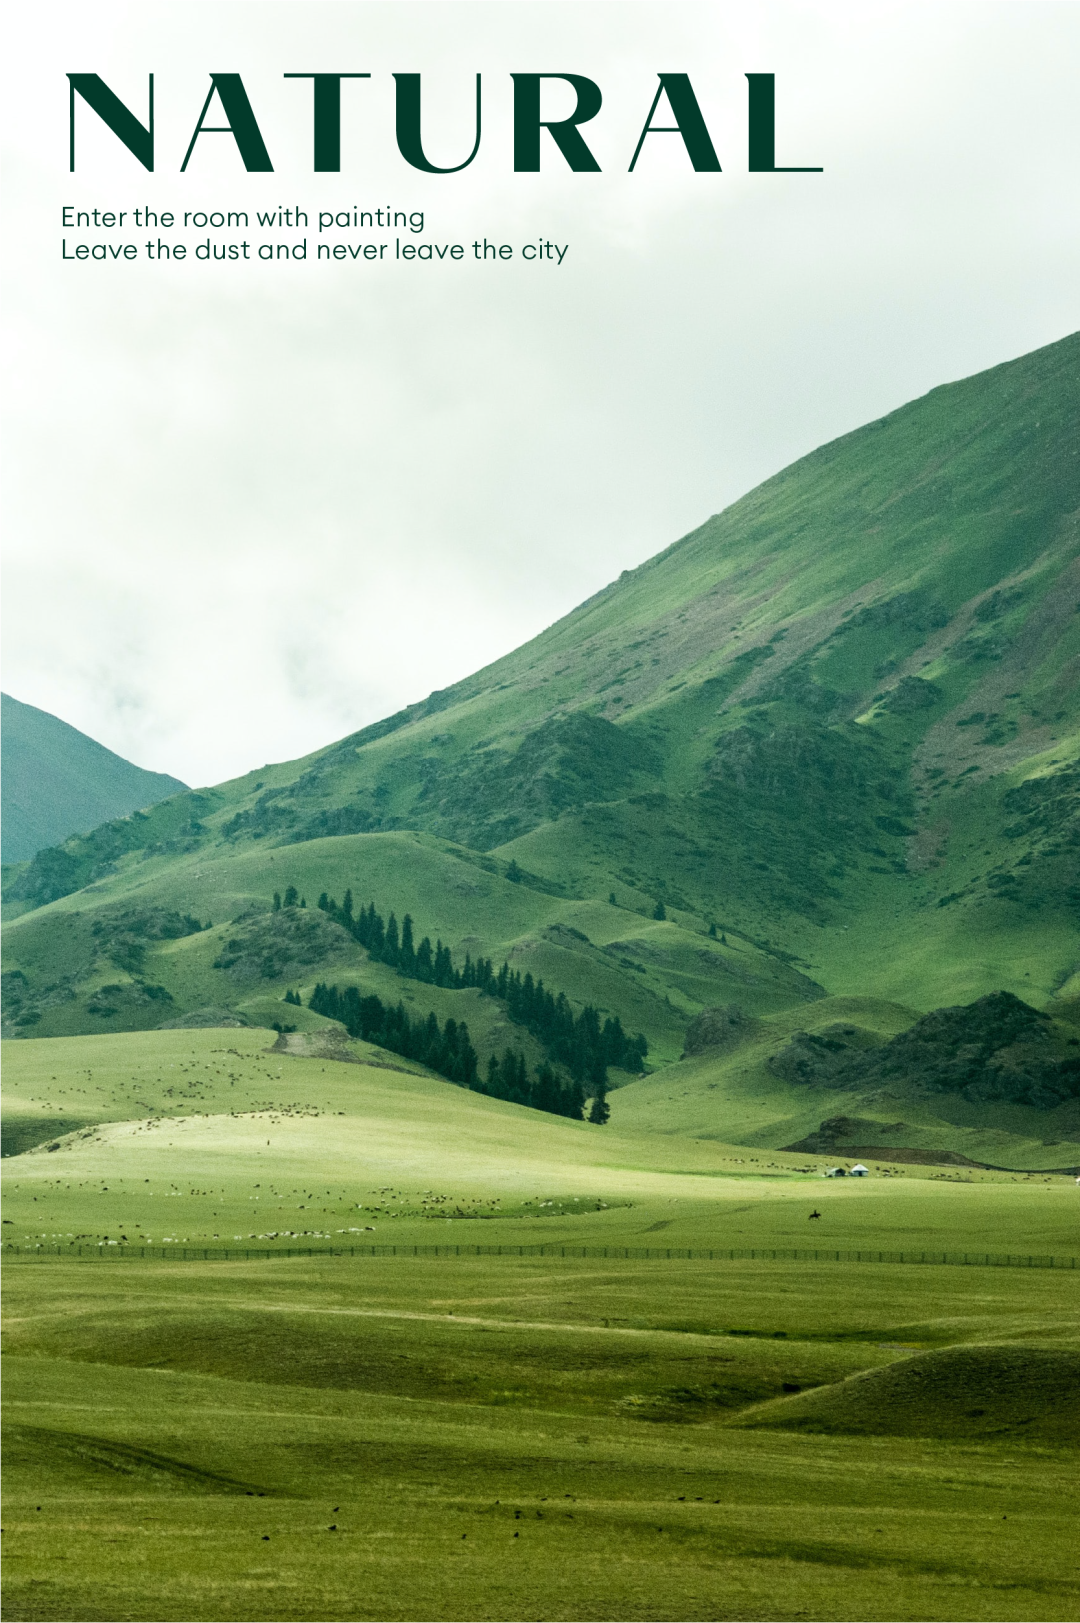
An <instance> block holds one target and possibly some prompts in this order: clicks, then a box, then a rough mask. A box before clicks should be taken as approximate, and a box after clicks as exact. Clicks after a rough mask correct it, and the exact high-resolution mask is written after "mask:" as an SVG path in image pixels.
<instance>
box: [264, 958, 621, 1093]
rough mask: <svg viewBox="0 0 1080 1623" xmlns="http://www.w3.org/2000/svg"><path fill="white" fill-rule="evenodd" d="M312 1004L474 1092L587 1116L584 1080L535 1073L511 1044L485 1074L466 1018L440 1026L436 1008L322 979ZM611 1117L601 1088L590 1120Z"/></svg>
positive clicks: (543, 1070)
mask: <svg viewBox="0 0 1080 1623" xmlns="http://www.w3.org/2000/svg"><path fill="white" fill-rule="evenodd" d="M286 1002H288V1003H295V1004H299V1003H300V997H299V994H297V993H295V992H289V993H288V994H286ZM308 1008H309V1009H314V1010H315V1013H316V1014H323V1015H326V1017H327V1018H328V1019H330V1020H339V1021H340V1022H341V1024H342V1025H343V1026H344V1027H345V1029H346V1031H347V1032H348V1033H349V1035H350V1037H360V1038H362V1039H363V1040H364V1041H365V1042H369V1043H375V1044H377V1046H378V1047H379V1048H386V1049H389V1051H390V1052H391V1053H392V1054H401V1055H403V1056H404V1057H405V1058H406V1059H414V1060H419V1061H420V1063H421V1064H422V1065H426V1066H427V1067H428V1069H429V1070H432V1071H437V1072H438V1074H439V1075H440V1076H445V1077H446V1078H447V1079H448V1080H449V1081H451V1082H458V1083H460V1084H461V1085H462V1086H463V1087H467V1088H471V1089H472V1090H473V1092H474V1093H486V1094H488V1095H489V1097H491V1098H492V1099H508V1100H510V1102H511V1103H512V1104H520V1105H530V1106H531V1107H532V1108H533V1109H534V1110H547V1111H549V1112H550V1113H551V1114H552V1115H555V1116H569V1117H570V1118H571V1119H572V1120H574V1121H581V1120H582V1118H583V1115H584V1107H585V1091H584V1089H583V1088H582V1085H581V1083H580V1082H572V1083H571V1084H570V1085H569V1086H568V1087H567V1086H565V1085H564V1084H563V1083H562V1082H561V1081H560V1079H559V1077H558V1076H557V1075H556V1073H555V1072H554V1071H553V1070H552V1068H551V1066H550V1065H540V1066H538V1067H537V1069H536V1072H535V1075H534V1076H533V1077H530V1076H529V1068H528V1066H527V1065H526V1063H525V1056H524V1054H520V1053H518V1054H515V1053H514V1052H513V1051H512V1050H511V1049H509V1048H508V1049H507V1050H506V1052H505V1053H504V1055H503V1057H502V1059H501V1061H500V1060H499V1059H497V1058H496V1056H495V1055H494V1054H492V1056H491V1058H490V1059H489V1060H488V1065H487V1075H486V1076H485V1077H484V1078H481V1076H480V1069H479V1065H478V1062H477V1057H476V1050H475V1048H474V1047H473V1045H472V1042H471V1041H470V1039H469V1028H468V1026H467V1025H466V1024H465V1022H464V1021H463V1020H453V1019H449V1020H447V1021H446V1024H445V1025H440V1023H439V1018H438V1016H437V1015H436V1014H434V1013H432V1014H429V1015H427V1016H426V1018H425V1017H424V1016H423V1015H419V1016H417V1017H416V1018H413V1017H412V1016H411V1015H410V1014H409V1013H408V1011H407V1010H406V1009H405V1007H404V1005H403V1004H401V1003H399V1004H398V1005H397V1006H396V1008H391V1007H390V1006H389V1005H388V1004H386V1003H384V1002H383V1001H382V999H381V998H379V997H376V996H374V994H372V995H371V996H369V997H361V995H360V989H359V987H356V986H346V987H345V988H344V989H343V990H341V991H339V990H338V988H337V987H336V986H327V985H325V984H324V983H323V982H322V981H320V982H319V984H318V985H317V986H316V988H315V990H314V991H313V992H312V994H311V997H310V998H309V999H308ZM607 1118H608V1107H607V1103H606V1101H605V1099H604V1091H603V1088H600V1089H599V1090H598V1093H597V1097H596V1099H595V1100H594V1101H593V1106H592V1111H591V1113H590V1116H589V1120H590V1121H593V1122H599V1123H603V1122H605V1121H607Z"/></svg>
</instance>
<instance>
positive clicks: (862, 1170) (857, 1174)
mask: <svg viewBox="0 0 1080 1623" xmlns="http://www.w3.org/2000/svg"><path fill="white" fill-rule="evenodd" d="M869 1176H870V1168H869V1167H864V1166H863V1164H862V1162H861V1161H856V1163H855V1165H854V1166H853V1167H852V1169H851V1172H850V1173H849V1177H852V1178H868V1177H869Z"/></svg>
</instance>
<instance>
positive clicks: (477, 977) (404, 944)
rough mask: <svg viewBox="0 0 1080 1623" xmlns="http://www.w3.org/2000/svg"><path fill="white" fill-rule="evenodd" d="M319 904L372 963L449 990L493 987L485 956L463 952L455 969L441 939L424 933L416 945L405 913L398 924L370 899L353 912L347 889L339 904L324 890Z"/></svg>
mask: <svg viewBox="0 0 1080 1623" xmlns="http://www.w3.org/2000/svg"><path fill="white" fill-rule="evenodd" d="M286 894H288V893H286ZM319 906H320V907H321V908H322V910H323V912H324V913H327V914H329V916H330V917H331V918H332V919H334V920H335V922H336V923H338V924H341V925H343V926H344V927H345V929H346V930H348V932H349V934H350V935H351V936H352V937H353V938H354V939H355V940H356V941H359V943H360V945H361V946H362V947H364V948H366V950H367V953H368V956H369V957H371V958H374V959H375V961H376V963H380V964H389V965H390V967H391V968H392V969H396V970H397V971H398V973H399V974H401V975H404V976H405V977H406V978H407V979H408V980H411V981H423V982H425V983H426V984H427V985H428V986H447V987H449V988H450V989H451V990H452V991H457V990H459V989H460V988H461V987H463V986H476V987H478V988H479V989H480V991H481V992H490V991H491V990H492V988H493V984H494V981H495V975H494V973H493V971H492V967H491V960H490V959H489V958H478V959H477V960H476V962H475V963H473V960H472V958H471V957H470V956H469V954H468V953H466V954H465V963H464V966H463V968H461V969H455V968H454V963H453V959H452V958H451V956H450V948H449V947H444V946H443V944H442V942H441V941H436V943H435V945H434V947H433V946H432V945H431V937H430V936H425V937H424V939H423V940H422V941H421V942H420V944H419V946H417V945H416V944H415V943H414V941H413V921H412V917H411V915H410V914H408V913H406V915H405V917H404V918H403V919H402V921H401V925H400V928H399V926H398V921H397V918H396V916H395V915H394V914H393V913H391V914H390V917H389V918H388V919H386V920H385V921H384V919H383V916H382V914H381V913H379V912H377V911H376V909H375V903H374V902H372V903H371V905H370V906H369V907H364V906H363V905H361V908H360V911H359V913H355V912H354V911H353V894H352V891H351V890H347V891H346V892H345V899H344V901H343V902H342V903H341V905H340V907H339V906H338V904H337V902H336V901H335V900H334V898H333V897H332V896H328V895H327V894H326V892H325V890H324V891H323V893H322V895H321V896H320V897H319Z"/></svg>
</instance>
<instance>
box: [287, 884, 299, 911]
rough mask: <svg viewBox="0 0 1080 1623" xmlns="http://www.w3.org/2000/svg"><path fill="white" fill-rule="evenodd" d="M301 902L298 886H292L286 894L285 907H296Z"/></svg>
mask: <svg viewBox="0 0 1080 1623" xmlns="http://www.w3.org/2000/svg"><path fill="white" fill-rule="evenodd" d="M299 900H300V896H299V892H298V891H297V889H296V886H295V885H290V886H289V888H288V890H287V891H286V892H285V906H286V907H295V906H296V904H297V902H298V901H299Z"/></svg>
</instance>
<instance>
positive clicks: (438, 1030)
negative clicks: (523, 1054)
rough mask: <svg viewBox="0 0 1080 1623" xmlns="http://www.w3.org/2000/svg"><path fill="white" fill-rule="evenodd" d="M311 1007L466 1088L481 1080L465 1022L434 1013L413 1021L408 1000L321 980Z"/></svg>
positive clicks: (357, 1034) (353, 1032)
mask: <svg viewBox="0 0 1080 1623" xmlns="http://www.w3.org/2000/svg"><path fill="white" fill-rule="evenodd" d="M308 1008H309V1009H314V1010H315V1013H316V1014H324V1015H325V1016H326V1017H327V1019H328V1020H340V1022H341V1024H342V1025H343V1026H344V1027H345V1029H346V1031H347V1032H348V1033H349V1036H350V1037H360V1038H362V1039H363V1040H364V1042H368V1043H375V1044H376V1045H377V1046H378V1047H379V1048H387V1049H389V1050H390V1052H391V1053H392V1054H402V1055H403V1056H404V1057H405V1058H406V1059H415V1060H419V1061H420V1063H421V1065H426V1066H427V1067H428V1069H429V1070H432V1071H437V1072H438V1074H439V1075H440V1076H445V1077H447V1078H448V1079H449V1081H451V1082H460V1083H461V1084H462V1086H463V1087H467V1088H473V1087H475V1086H476V1084H477V1079H478V1065H477V1058H476V1050H475V1048H474V1047H473V1045H472V1043H471V1042H470V1041H469V1028H468V1026H467V1025H466V1024H465V1022H464V1020H453V1019H450V1020H447V1022H446V1024H445V1025H440V1024H439V1019H438V1016H437V1015H436V1014H434V1013H432V1014H429V1015H428V1016H427V1017H426V1018H425V1017H424V1016H423V1015H418V1016H417V1017H416V1018H415V1019H413V1017H412V1016H411V1015H410V1014H409V1012H408V1010H407V1009H406V1008H405V1006H404V1004H402V1003H399V1004H398V1005H397V1006H396V1008H391V1007H390V1006H389V1004H386V1003H384V1002H383V1001H382V998H379V997H375V996H374V994H372V995H371V996H369V997H361V995H360V989H359V987H356V986H346V987H345V989H344V990H343V991H340V992H339V991H338V989H337V987H336V986H326V985H324V984H323V983H322V982H321V981H320V982H319V984H318V985H317V986H316V988H315V990H314V991H313V992H312V994H311V996H310V998H309V999H308Z"/></svg>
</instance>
